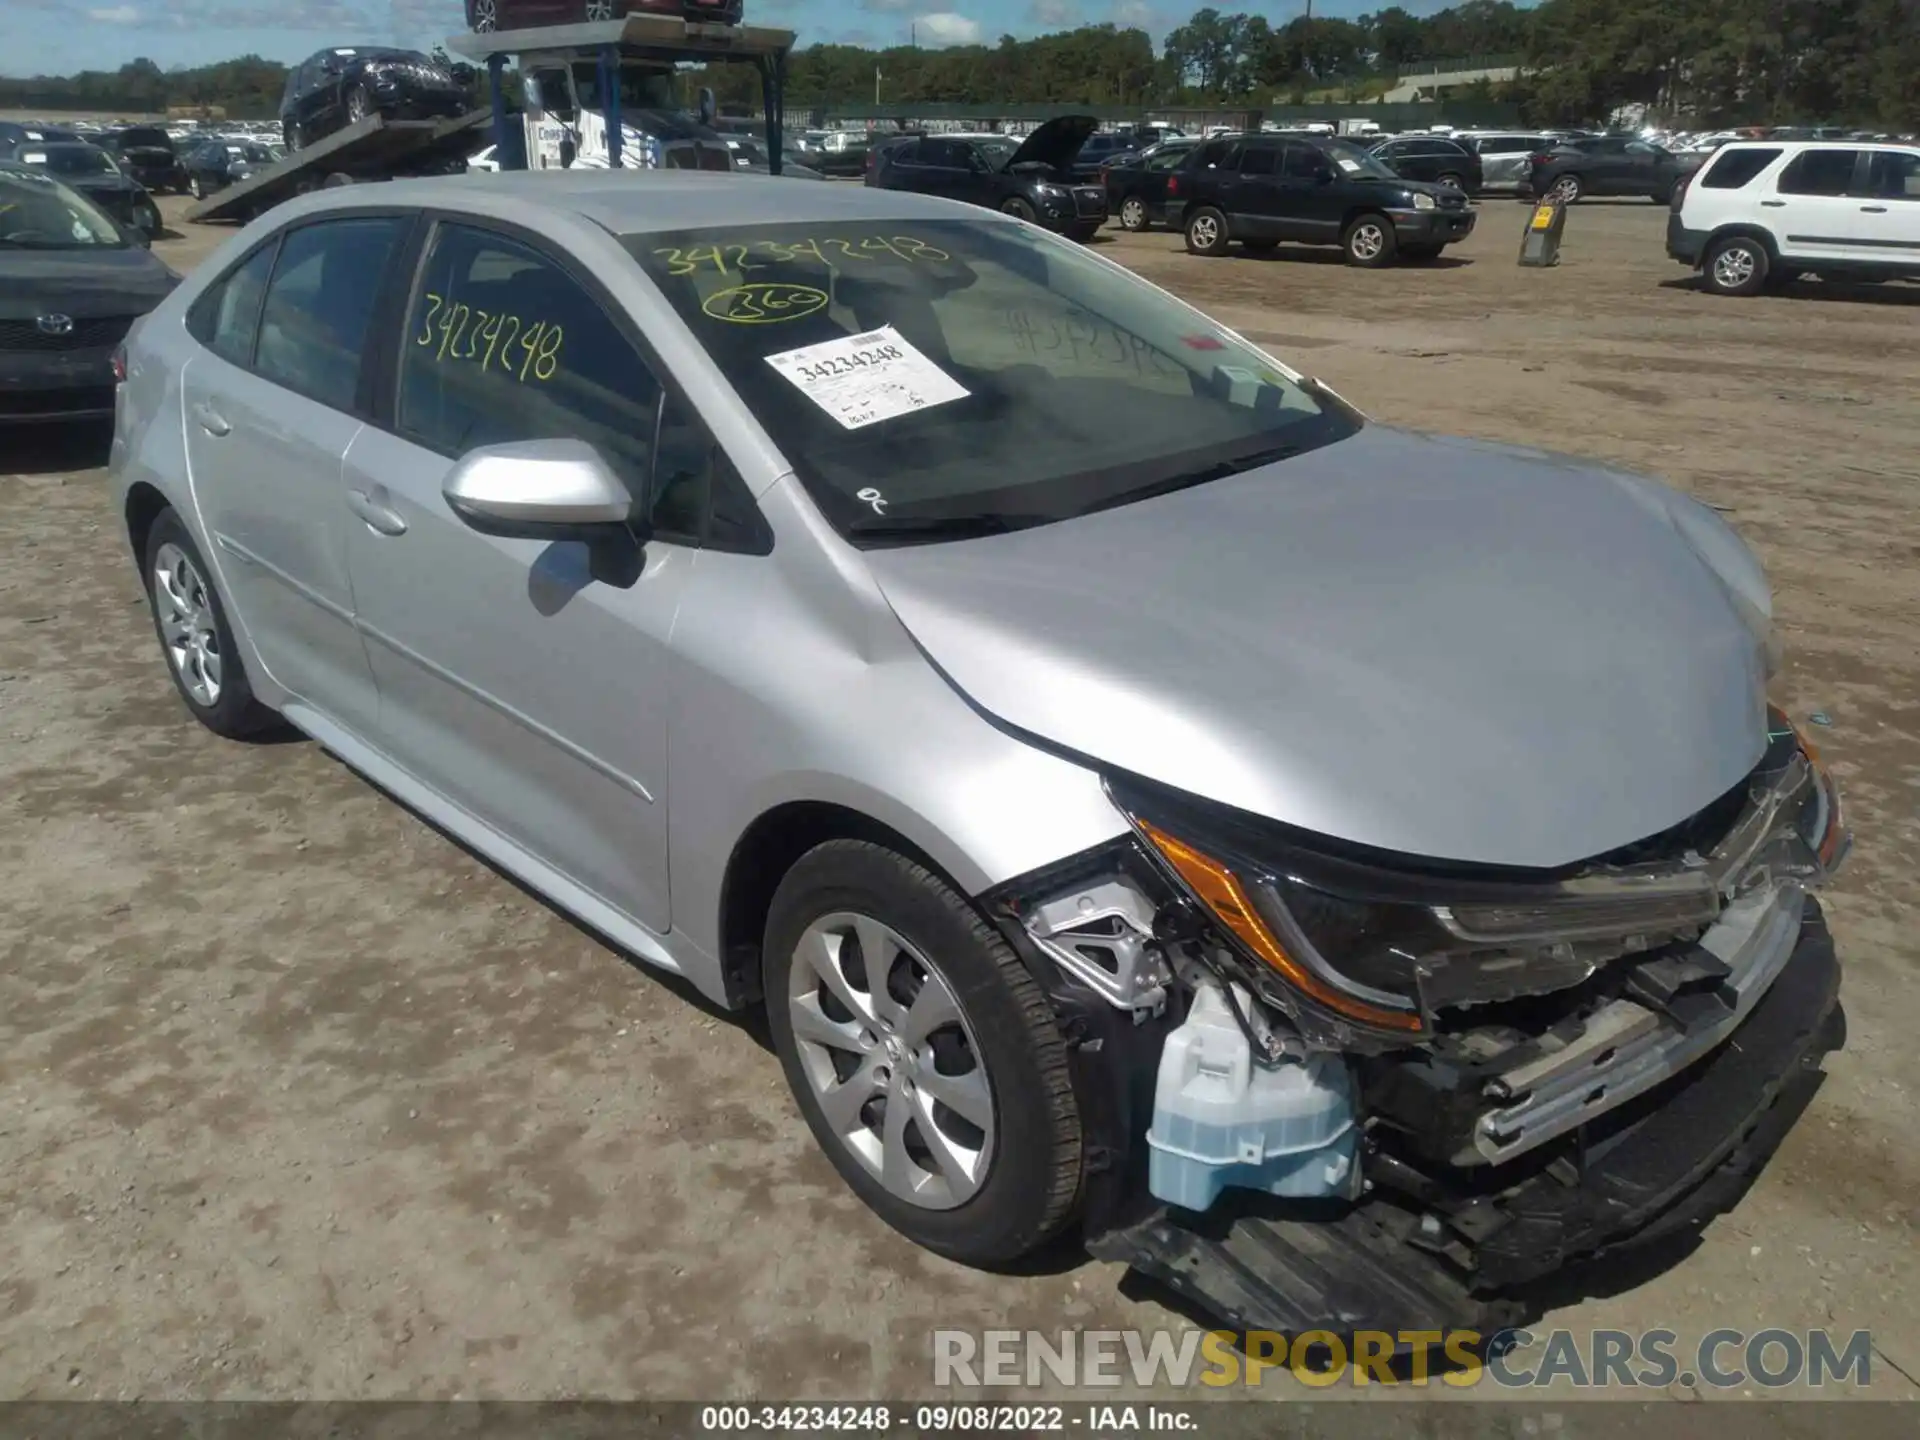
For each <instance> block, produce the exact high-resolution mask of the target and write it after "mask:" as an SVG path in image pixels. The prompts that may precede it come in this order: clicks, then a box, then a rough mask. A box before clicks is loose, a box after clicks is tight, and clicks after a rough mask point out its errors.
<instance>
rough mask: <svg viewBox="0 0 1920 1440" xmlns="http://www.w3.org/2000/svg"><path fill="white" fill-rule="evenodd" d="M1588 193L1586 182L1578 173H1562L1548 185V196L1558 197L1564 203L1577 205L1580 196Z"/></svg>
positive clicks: (1549, 197) (1550, 198) (1550, 197)
mask: <svg viewBox="0 0 1920 1440" xmlns="http://www.w3.org/2000/svg"><path fill="white" fill-rule="evenodd" d="M1586 193H1587V187H1586V184H1585V183H1584V182H1583V181H1582V180H1581V179H1580V177H1579V176H1578V175H1562V176H1561V177H1560V178H1559V179H1558V180H1555V181H1554V182H1553V184H1551V185H1549V186H1548V187H1547V194H1546V198H1547V199H1549V200H1554V199H1557V200H1559V201H1560V203H1561V204H1563V205H1577V204H1579V203H1580V197H1581V196H1582V195H1585V194H1586Z"/></svg>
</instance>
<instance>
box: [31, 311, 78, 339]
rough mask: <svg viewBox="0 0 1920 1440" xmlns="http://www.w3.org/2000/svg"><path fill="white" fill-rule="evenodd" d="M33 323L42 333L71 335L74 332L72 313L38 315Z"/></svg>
mask: <svg viewBox="0 0 1920 1440" xmlns="http://www.w3.org/2000/svg"><path fill="white" fill-rule="evenodd" d="M33 324H34V328H35V329H37V330H38V331H39V332H40V333H41V334H42V335H71V334H72V333H73V317H72V316H71V315H37V316H35V317H34V321H33Z"/></svg>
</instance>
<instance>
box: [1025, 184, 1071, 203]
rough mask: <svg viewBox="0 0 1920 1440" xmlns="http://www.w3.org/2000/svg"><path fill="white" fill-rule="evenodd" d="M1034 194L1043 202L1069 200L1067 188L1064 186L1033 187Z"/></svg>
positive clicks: (1044, 185)
mask: <svg viewBox="0 0 1920 1440" xmlns="http://www.w3.org/2000/svg"><path fill="white" fill-rule="evenodd" d="M1033 193H1034V194H1036V195H1038V196H1039V197H1040V198H1041V199H1043V200H1064V199H1066V198H1067V187H1066V186H1064V185H1047V184H1040V185H1036V186H1034V187H1033Z"/></svg>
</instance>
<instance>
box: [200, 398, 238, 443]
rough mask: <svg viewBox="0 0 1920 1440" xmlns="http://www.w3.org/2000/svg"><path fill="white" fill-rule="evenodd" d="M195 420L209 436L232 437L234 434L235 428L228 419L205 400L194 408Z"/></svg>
mask: <svg viewBox="0 0 1920 1440" xmlns="http://www.w3.org/2000/svg"><path fill="white" fill-rule="evenodd" d="M193 418H194V419H195V420H196V421H198V422H199V425H200V428H201V429H202V430H204V431H206V432H207V433H208V434H209V435H231V434H232V433H233V426H231V425H229V424H228V423H227V422H226V418H225V417H224V416H222V415H221V413H220V412H219V411H218V410H216V409H214V408H213V407H212V406H211V405H209V404H207V402H206V401H204V400H202V401H201V402H200V403H199V404H198V405H196V406H194V407H193Z"/></svg>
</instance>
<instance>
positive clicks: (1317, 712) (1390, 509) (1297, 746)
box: [866, 426, 1770, 867]
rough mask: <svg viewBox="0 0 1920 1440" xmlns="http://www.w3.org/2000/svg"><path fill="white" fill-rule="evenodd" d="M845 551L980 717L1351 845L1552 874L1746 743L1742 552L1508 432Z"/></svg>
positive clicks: (1640, 831) (1618, 838)
mask: <svg viewBox="0 0 1920 1440" xmlns="http://www.w3.org/2000/svg"><path fill="white" fill-rule="evenodd" d="M866 559H867V561H868V563H869V564H870V566H871V567H872V571H873V574H874V575H875V577H876V579H877V581H878V583H879V585H880V587H881V589H882V591H883V593H884V594H885V596H886V599H887V601H888V603H889V604H890V605H891V606H892V607H893V610H894V612H895V613H896V614H897V615H898V616H899V618H900V620H901V621H902V622H903V623H904V624H905V626H906V627H907V629H908V630H909V631H910V632H911V634H912V635H913V637H914V638H915V640H916V641H917V642H918V643H919V645H920V646H921V648H922V649H923V650H924V651H925V653H926V654H927V655H928V656H929V657H930V658H931V660H932V661H933V663H934V664H935V665H936V666H938V667H939V668H940V670H941V671H942V672H944V674H945V675H946V676H947V677H948V678H949V680H950V681H951V682H952V683H953V684H954V685H955V686H956V687H957V688H958V689H960V690H961V691H962V692H963V693H964V694H965V695H966V696H967V697H968V698H969V699H970V700H971V701H972V702H973V703H974V704H975V705H976V706H977V707H978V708H980V709H981V710H983V711H985V712H987V713H988V714H989V715H991V716H993V717H996V718H997V719H998V720H999V721H1000V722H1001V723H1004V724H1005V725H1007V726H1010V727H1012V728H1014V729H1016V730H1020V731H1024V732H1026V733H1028V734H1030V735H1032V736H1034V737H1037V738H1039V739H1041V740H1043V741H1045V742H1047V743H1049V744H1051V745H1054V746H1057V747H1061V748H1063V749H1065V750H1068V751H1071V752H1074V753H1076V754H1078V755H1080V756H1083V757H1086V758H1088V759H1090V760H1092V761H1094V762H1097V763H1098V764H1101V765H1103V766H1109V767H1114V768H1116V769H1119V770H1122V771H1127V772H1131V773H1134V774H1137V775H1140V776H1144V777H1147V778H1150V779H1153V780H1157V781H1160V782H1161V783H1163V784H1166V785H1170V786H1174V787H1177V788H1180V789H1183V790H1186V791H1189V792H1192V793H1194V794H1197V795H1201V796H1205V797H1208V798H1210V799H1213V800H1216V801H1220V802H1222V803H1224V804H1228V805H1232V806H1236V807H1238V808H1240V809H1243V810H1247V811H1251V812H1254V813H1256V814H1260V815H1264V816H1267V817H1270V818H1271V819H1274V820H1278V821H1281V822H1283V823H1287V824H1291V825H1295V826H1299V827H1301V828H1302V829H1305V830H1308V831H1312V832H1315V833H1319V834H1323V835H1328V836H1333V837H1337V838H1339V839H1343V840H1347V841H1351V842H1353V843H1356V844H1360V845H1368V846H1374V847H1377V848H1380V849H1383V850H1389V851H1396V852H1400V853H1403V854H1408V855H1417V856H1424V857H1431V858H1436V859H1445V860H1454V861H1464V862H1478V863H1485V864H1494V865H1520V866H1536V867H1545V866H1559V865H1565V864H1570V863H1572V862H1574V861H1577V860H1582V859H1586V858H1589V857H1592V856H1595V855H1599V854H1602V853H1604V852H1606V851H1609V850H1613V849H1616V848H1618V847H1619V846H1622V845H1625V844H1628V843H1631V842H1633V841H1636V840H1640V839H1643V838H1645V837H1647V836H1649V835H1653V834H1656V833H1658V832H1660V831H1662V830H1664V829H1667V828H1668V827H1670V826H1672V825H1675V824H1677V823H1679V822H1680V821H1681V820H1683V819H1685V818H1686V817H1688V816H1689V815H1691V814H1692V813H1694V812H1695V811H1697V810H1700V809H1702V808H1704V807H1705V806H1706V805H1708V804H1709V803H1711V802H1712V801H1713V800H1715V799H1717V798H1718V797H1719V796H1721V795H1723V794H1725V793H1726V792H1727V791H1728V790H1729V789H1731V788H1732V787H1733V786H1734V785H1735V784H1737V783H1738V782H1739V780H1740V779H1741V777H1742V776H1743V775H1744V774H1746V772H1747V771H1748V770H1750V769H1751V768H1752V766H1753V765H1754V764H1756V763H1757V762H1758V760H1759V757H1760V755H1761V752H1762V750H1763V748H1764V746H1765V743H1766V728H1767V727H1766V718H1765V716H1766V711H1765V683H1766V674H1765V669H1766V666H1765V647H1764V632H1765V629H1766V626H1767V624H1768V623H1769V621H1768V617H1769V614H1770V601H1769V599H1768V595H1767V591H1766V583H1765V579H1764V577H1763V576H1762V575H1761V573H1760V570H1759V566H1758V563H1757V562H1756V561H1754V559H1753V557H1752V554H1751V552H1750V551H1749V550H1747V548H1746V547H1745V545H1744V544H1742V543H1741V542H1740V540H1739V539H1738V537H1737V536H1735V535H1734V533H1733V531H1732V530H1731V529H1730V528H1729V527H1728V526H1727V525H1726V524H1725V522H1723V521H1721V520H1720V519H1719V517H1718V516H1716V515H1714V513H1713V512H1712V511H1711V510H1709V509H1707V508H1706V507H1704V506H1701V505H1699V504H1698V503H1697V502H1694V501H1691V500H1688V499H1687V498H1686V497H1684V496H1681V495H1679V494H1678V493H1677V492H1674V491H1671V490H1668V489H1666V488H1665V487H1663V486H1660V485H1657V484H1655V483H1654V482H1652V481H1647V480H1642V479H1640V478H1638V477H1635V476H1630V475H1626V474H1624V473H1621V472H1616V471H1610V470H1604V469H1600V468H1597V467H1594V466H1592V465H1589V464H1585V463H1583V462H1579V461H1575V460H1571V459H1567V458H1564V457H1559V456H1553V455H1548V454H1545V453H1542V452H1538V451H1526V450H1517V449H1512V448H1509V447H1503V446H1496V445H1490V444H1481V443H1477V442H1472V441H1465V440H1451V439H1439V438H1433V437H1427V436H1420V435H1414V434H1409V433H1406V432H1402V431H1397V430H1393V429H1389V428H1386V427H1381V426H1369V427H1367V428H1365V429H1363V430H1361V431H1360V432H1359V433H1357V434H1356V435H1354V436H1352V437H1350V438H1349V439H1346V440H1343V441H1340V442H1337V443H1335V444H1331V445H1327V446H1324V447H1322V448H1320V449H1318V450H1314V451H1311V452H1309V453H1307V454H1305V455H1301V456H1298V457H1296V458H1294V459H1291V460H1286V461H1282V462H1280V463H1278V464H1275V465H1271V466H1267V467H1264V468H1261V469H1258V470H1254V471H1250V472H1248V473H1246V474H1243V475H1238V476H1234V477H1231V478H1229V479H1225V480H1219V481H1215V482H1213V483H1211V484H1206V485H1200V486H1195V487H1193V488H1191V489H1187V490H1182V491H1178V492H1176V493H1173V494H1170V495H1164V496H1160V497H1156V498H1153V499H1150V500H1144V501H1140V502H1137V503H1134V504H1130V505H1125V506H1121V507H1118V508H1115V509H1113V510H1108V511H1102V512H1099V513H1096V514H1093V515H1088V516H1083V517H1081V518H1079V519H1075V520H1071V521H1065V522H1061V523H1056V524H1051V525H1042V526H1037V527H1034V528H1032V529H1028V530H1022V531H1016V532H1014V533H1012V534H1008V535H1002V536H991V537H986V538H981V539H970V540H964V541H958V542H949V543H943V544H937V545H925V546H913V547H902V548H896V549H884V550H874V551H870V552H868V553H867V556H866Z"/></svg>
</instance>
